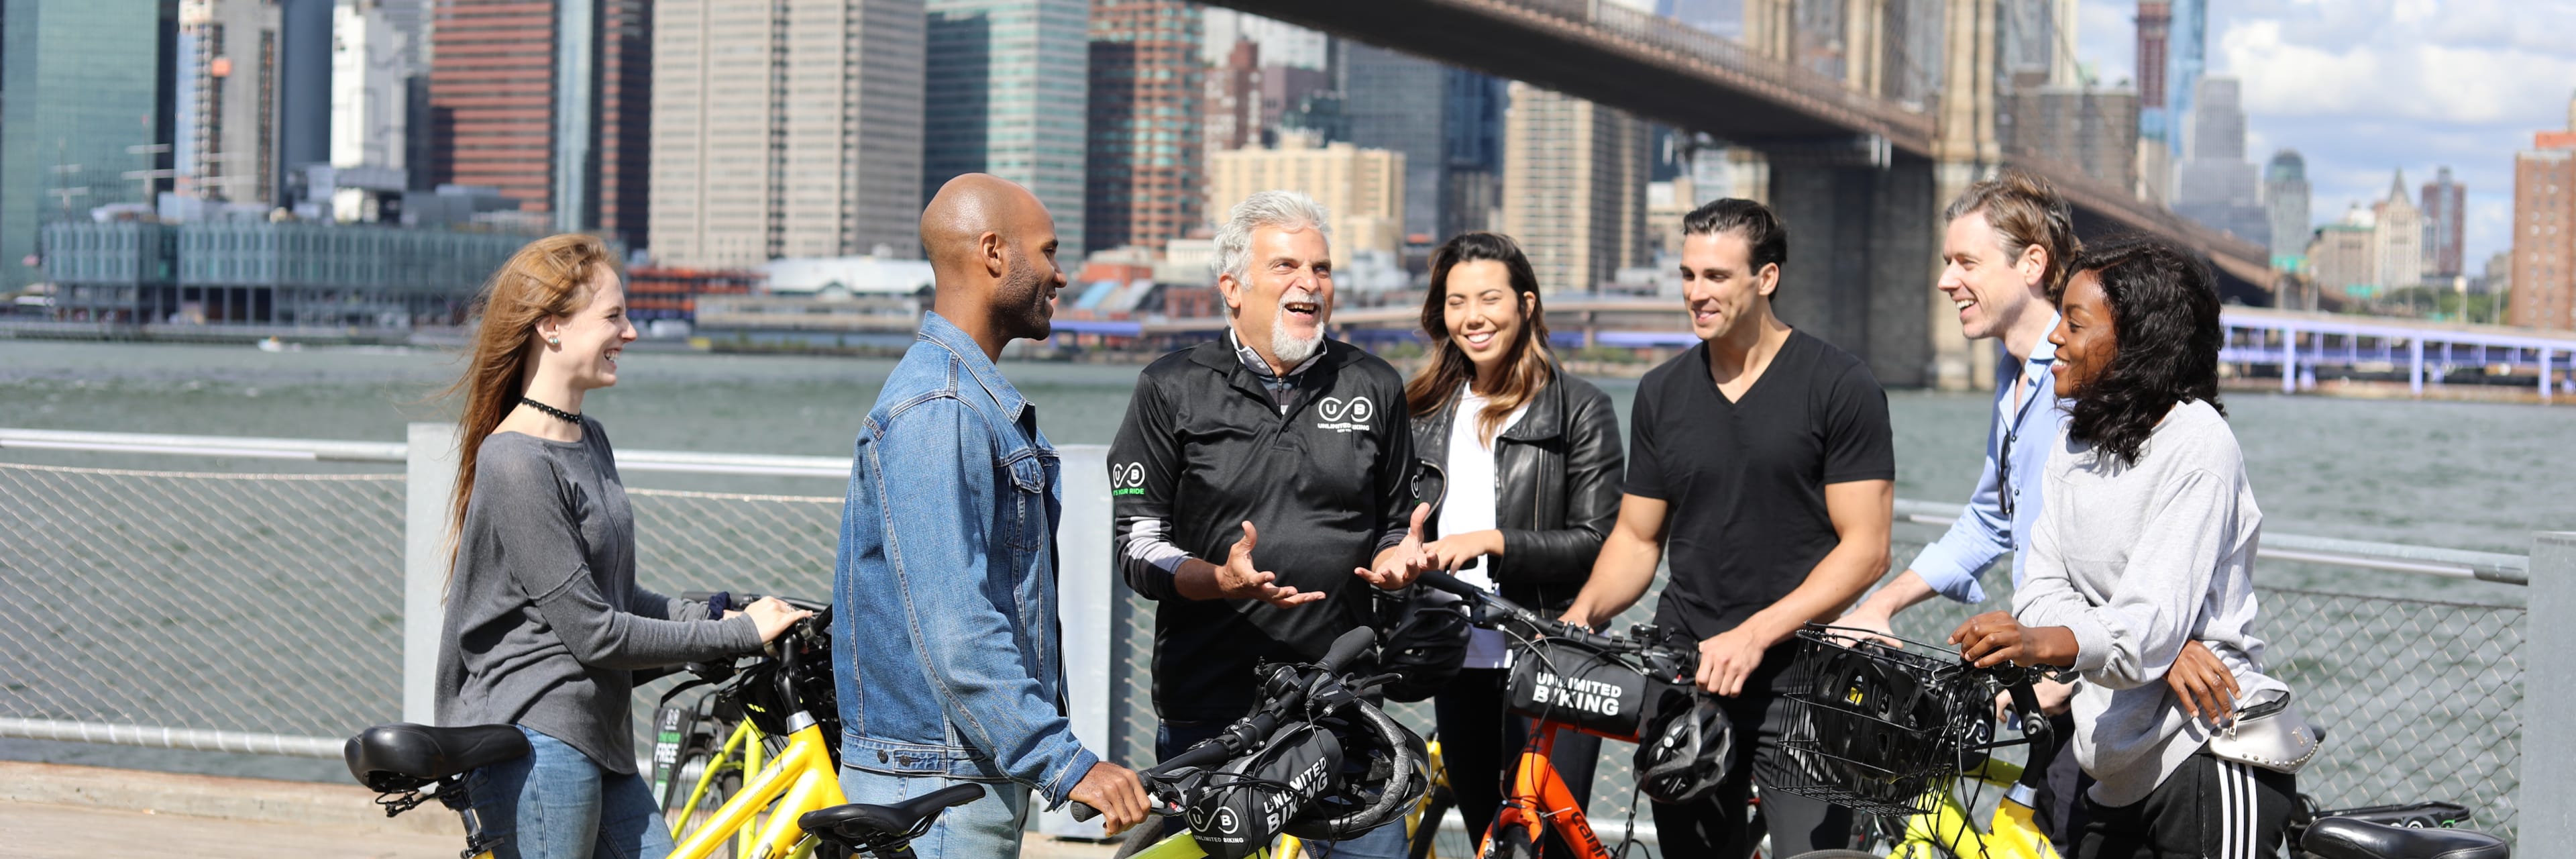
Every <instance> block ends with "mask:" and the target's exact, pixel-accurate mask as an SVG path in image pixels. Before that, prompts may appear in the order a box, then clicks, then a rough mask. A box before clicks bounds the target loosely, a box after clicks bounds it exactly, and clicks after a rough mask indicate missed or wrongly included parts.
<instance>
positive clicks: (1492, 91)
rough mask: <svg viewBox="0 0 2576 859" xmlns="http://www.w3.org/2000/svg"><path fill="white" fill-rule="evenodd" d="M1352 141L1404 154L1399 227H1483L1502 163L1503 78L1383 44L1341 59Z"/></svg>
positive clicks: (1434, 236)
mask: <svg viewBox="0 0 2576 859" xmlns="http://www.w3.org/2000/svg"><path fill="white" fill-rule="evenodd" d="M1342 74H1343V78H1342V85H1341V91H1342V93H1343V102H1342V105H1343V114H1344V116H1345V118H1346V119H1347V121H1348V122H1349V123H1350V125H1349V128H1350V140H1351V142H1353V143H1357V144H1359V145H1361V146H1364V147H1376V148H1380V149H1389V150H1393V151H1397V152H1402V153H1404V159H1405V161H1404V163H1405V179H1404V206H1405V212H1404V232H1405V234H1406V235H1408V236H1413V237H1417V238H1418V239H1419V240H1420V241H1424V242H1436V241H1439V240H1440V239H1441V238H1442V237H1444V236H1447V235H1451V234H1454V233H1458V232H1462V231H1465V230H1470V229H1484V228H1485V221H1486V220H1487V219H1488V218H1489V215H1488V212H1490V211H1491V209H1492V208H1493V202H1492V200H1493V197H1494V188H1493V185H1494V180H1495V178H1496V177H1495V174H1496V173H1497V172H1498V171H1500V169H1501V168H1502V132H1503V129H1502V125H1503V104H1502V82H1500V81H1497V80H1495V79H1493V78H1490V77H1486V76H1484V75H1481V74H1477V73H1475V72H1470V71H1466V70H1464V69H1453V68H1449V67H1447V66H1443V65H1441V64H1439V63H1436V62H1432V61H1430V60H1425V59H1421V58H1418V57H1413V56H1409V55H1406V54H1401V53H1397V52H1395V51H1391V50H1387V49H1385V48H1378V47H1372V46H1369V45H1362V44H1350V45H1348V46H1347V47H1346V48H1345V49H1344V50H1343V57H1342Z"/></svg>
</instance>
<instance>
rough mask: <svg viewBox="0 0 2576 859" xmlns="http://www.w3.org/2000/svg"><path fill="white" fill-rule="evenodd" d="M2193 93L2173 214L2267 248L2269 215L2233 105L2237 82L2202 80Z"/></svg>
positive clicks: (2239, 111)
mask: <svg viewBox="0 0 2576 859" xmlns="http://www.w3.org/2000/svg"><path fill="white" fill-rule="evenodd" d="M2198 89H2199V93H2198V94H2197V98H2196V99H2195V101H2194V104H2193V105H2192V110H2191V116H2190V117H2189V118H2187V119H2186V120H2185V121H2184V122H2183V129H2184V131H2185V135H2186V136H2187V137H2189V138H2190V139H2189V141H2188V142H2189V144H2190V145H2188V146H2186V147H2184V149H2183V154H2184V161H2183V164H2182V180H2181V181H2180V182H2179V183H2177V185H2178V187H2177V188H2176V189H2175V194H2174V198H2173V202H2174V211H2176V212H2179V213H2181V214H2182V215H2183V216H2184V217H2188V218H2191V219H2192V220H2195V221H2199V222H2201V223H2203V224H2207V225H2209V226H2212V227H2216V228H2218V229H2222V230H2226V231H2228V232H2231V233H2235V234H2236V235H2237V236H2239V237H2242V238H2245V239H2249V240H2252V241H2254V242H2256V243H2261V244H2269V243H2270V242H2271V236H2272V226H2271V216H2270V214H2269V213H2267V212H2266V211H2264V209H2263V205H2262V184H2261V180H2260V179H2259V178H2258V174H2257V172H2256V170H2255V167H2254V165H2253V164H2250V163H2247V162H2246V161H2245V111H2244V110H2243V109H2241V108H2239V107H2238V106H2237V84H2236V79H2235V78H2227V77H2212V78H2203V79H2202V80H2201V81H2200V85H2199V87H2198Z"/></svg>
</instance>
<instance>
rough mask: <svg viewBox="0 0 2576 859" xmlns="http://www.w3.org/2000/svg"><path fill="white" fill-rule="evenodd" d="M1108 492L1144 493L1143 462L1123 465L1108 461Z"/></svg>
mask: <svg viewBox="0 0 2576 859" xmlns="http://www.w3.org/2000/svg"><path fill="white" fill-rule="evenodd" d="M1109 494H1110V495H1112V496H1117V495H1143V494H1145V464H1144V463H1141V462H1130V463H1127V464H1125V465H1119V464H1117V463H1110V465H1109Z"/></svg>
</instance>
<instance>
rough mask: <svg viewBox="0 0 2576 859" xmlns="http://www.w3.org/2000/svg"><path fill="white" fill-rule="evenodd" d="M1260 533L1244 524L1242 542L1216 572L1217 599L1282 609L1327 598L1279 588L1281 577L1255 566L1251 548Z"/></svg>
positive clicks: (1308, 592)
mask: <svg viewBox="0 0 2576 859" xmlns="http://www.w3.org/2000/svg"><path fill="white" fill-rule="evenodd" d="M1260 539H1261V532H1259V531H1256V530H1253V527H1252V523H1251V522H1250V521H1248V520H1247V521H1245V522H1244V523H1243V539H1241V540H1236V541H1234V548H1233V549H1231V550H1228V551H1227V552H1226V554H1225V563H1224V564H1223V565H1219V566H1217V567H1216V568H1215V569H1216V590H1217V595H1218V596H1220V597H1223V598H1225V599H1251V600H1260V601H1262V602H1266V603H1269V604H1271V605H1275V606H1278V607H1280V608H1287V607H1289V606H1300V605H1305V604H1307V603H1310V602H1314V601H1316V600H1320V599H1323V598H1324V592H1323V591H1301V590H1298V589H1296V588H1292V587H1289V586H1287V585H1282V584H1279V583H1278V582H1279V574H1278V573H1273V572H1271V571H1269V570H1263V569H1257V568H1255V567H1253V566H1252V545H1253V543H1255V542H1258V541H1259V540H1260Z"/></svg>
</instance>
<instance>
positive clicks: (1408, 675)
mask: <svg viewBox="0 0 2576 859" xmlns="http://www.w3.org/2000/svg"><path fill="white" fill-rule="evenodd" d="M1405 591H1406V594H1405V596H1404V597H1403V598H1401V599H1398V600H1396V601H1395V612H1396V617H1395V618H1394V621H1393V622H1392V623H1391V624H1390V625H1389V628H1388V630H1387V634H1386V640H1385V641H1384V642H1383V643H1381V644H1380V645H1379V649H1378V661H1379V667H1380V669H1381V670H1383V671H1386V672H1388V673H1391V674H1395V675H1397V679H1396V680H1395V681H1394V682H1392V683H1388V684H1387V685H1385V686H1383V687H1380V692H1381V694H1384V695H1385V696H1386V698H1387V700H1389V701H1402V702H1408V703H1409V702H1413V701H1421V700H1424V699H1428V698H1430V697H1431V696H1433V695H1436V694H1439V692H1440V690H1441V689H1442V688H1444V687H1446V686H1448V685H1449V681H1450V680H1451V679H1452V678H1455V677H1457V676H1458V666H1460V665H1463V664H1465V663H1466V661H1467V636H1468V633H1469V631H1470V630H1471V629H1472V627H1470V626H1468V624H1467V609H1466V603H1465V601H1464V600H1461V599H1459V598H1458V596H1457V595H1456V594H1451V593H1448V592H1446V591H1441V590H1437V589H1434V588H1428V587H1424V586H1422V585H1414V586H1412V587H1409V588H1406V589H1405Z"/></svg>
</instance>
